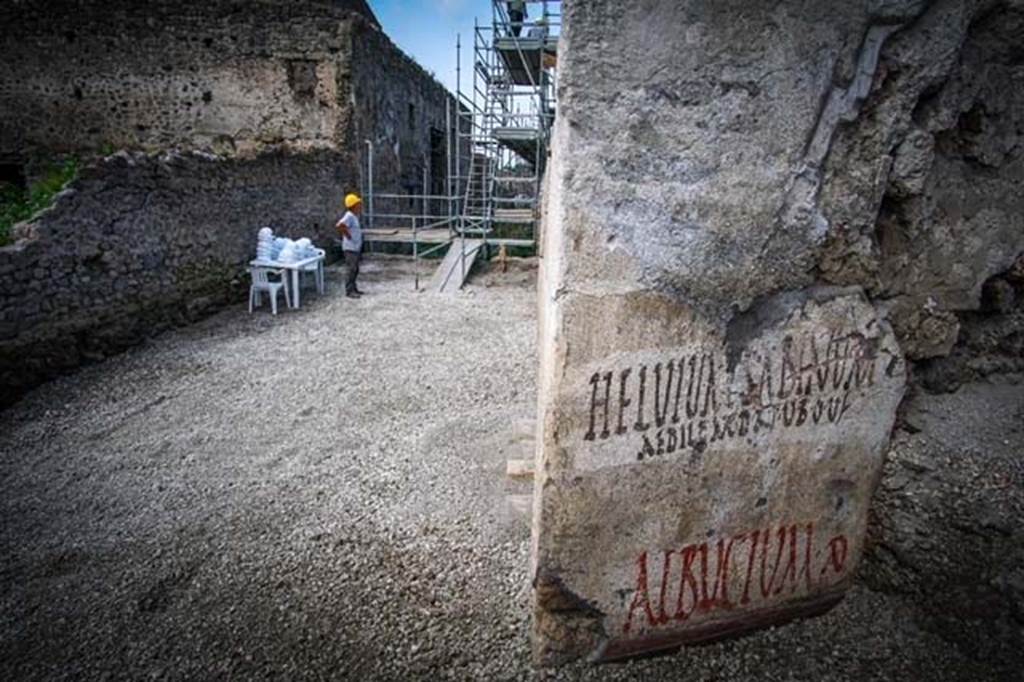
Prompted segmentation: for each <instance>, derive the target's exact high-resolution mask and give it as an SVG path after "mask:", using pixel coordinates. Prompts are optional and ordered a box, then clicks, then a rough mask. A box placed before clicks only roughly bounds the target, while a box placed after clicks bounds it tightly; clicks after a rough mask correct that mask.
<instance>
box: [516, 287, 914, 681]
mask: <svg viewBox="0 0 1024 682" xmlns="http://www.w3.org/2000/svg"><path fill="white" fill-rule="evenodd" d="M558 308H559V313H560V314H561V315H564V319H565V320H566V328H565V330H566V332H567V336H566V341H567V343H568V347H570V348H572V347H573V341H572V340H580V339H586V338H595V337H600V338H601V339H602V343H601V344H589V345H588V344H586V343H580V344H579V345H578V346H577V347H576V348H575V349H574V351H573V352H571V353H567V354H566V355H565V356H562V357H559V358H558V361H557V363H556V365H557V366H558V367H559V371H558V375H557V380H556V381H555V382H554V383H553V384H552V385H551V387H550V389H549V394H548V395H547V396H546V399H544V403H545V405H544V406H545V415H546V426H545V445H546V447H545V450H544V461H543V466H542V469H541V472H540V473H539V474H538V483H537V491H538V494H540V495H541V506H540V509H541V513H540V515H539V516H538V518H537V520H536V521H535V525H534V533H535V539H536V542H537V549H536V555H535V557H534V561H535V570H536V573H535V588H536V590H535V597H536V601H535V619H536V620H535V635H536V640H535V645H536V652H537V655H538V658H539V660H540V661H541V662H542V663H556V662H559V661H561V660H565V659H568V658H574V657H580V656H586V657H589V658H591V659H594V660H606V659H614V658H618V657H622V656H627V655H631V654H636V653H641V652H645V651H649V650H654V649H660V648H666V647H673V646H678V645H680V644H684V643H690V642H698V641H703V640H706V639H709V638H713V637H718V636H722V635H726V634H731V633H735V632H738V631H742V630H746V629H750V628H754V627H758V626H762V625H766V624H770V623H775V622H780V621H784V620H786V619H788V618H791V617H794V616H799V615H805V614H809V613H814V612H816V611H821V610H824V609H826V608H828V607H829V606H831V605H832V604H834V603H835V602H836V601H837V600H838V599H839V598H841V596H842V594H843V592H844V591H845V589H846V588H847V587H849V585H850V582H851V580H852V578H853V575H854V572H855V570H856V566H857V562H858V560H859V557H860V554H861V550H862V546H863V539H864V531H865V527H866V521H867V509H868V504H869V501H870V498H871V494H872V491H873V487H874V485H875V482H876V480H877V478H878V475H879V471H880V470H881V465H882V457H883V452H884V446H885V444H886V442H887V440H888V436H889V431H890V429H891V427H892V423H893V420H894V417H895V411H896V407H897V405H898V404H899V401H900V399H901V398H902V395H903V385H904V364H903V360H902V357H901V355H900V351H899V349H898V347H897V345H896V341H895V337H894V335H893V333H892V331H891V330H890V329H889V327H888V325H886V324H885V323H884V322H881V321H880V320H879V319H878V318H877V316H876V313H875V309H874V308H873V307H872V306H871V305H870V304H869V303H868V302H867V300H866V299H865V298H864V297H863V296H862V295H861V294H860V293H859V292H857V291H851V290H838V289H831V290H829V289H822V290H812V291H808V292H803V293H801V294H800V295H785V296H782V297H779V298H777V299H771V300H768V301H766V302H763V303H762V304H761V305H760V306H759V307H758V308H757V309H755V311H754V312H752V313H749V314H747V315H744V316H740V317H739V318H737V319H736V320H734V322H733V323H732V324H730V325H729V326H728V327H727V328H726V329H725V330H724V333H722V332H721V331H720V330H719V329H717V328H716V326H715V325H713V324H708V323H707V322H706V321H705V320H702V319H701V316H700V315H699V314H695V313H694V312H693V311H692V310H690V309H688V308H687V307H685V306H682V305H679V304H678V303H676V302H674V301H671V300H668V299H665V298H664V297H661V296H658V295H647V294H644V295H631V296H626V297H620V296H611V297H585V296H581V297H576V296H571V297H569V298H568V300H565V301H564V302H562V303H561V304H560V305H559V306H558ZM599 312H600V313H603V314H598V313H599ZM629 321H631V323H629V324H627V322H629ZM609 330H615V331H613V332H610V331H609Z"/></svg>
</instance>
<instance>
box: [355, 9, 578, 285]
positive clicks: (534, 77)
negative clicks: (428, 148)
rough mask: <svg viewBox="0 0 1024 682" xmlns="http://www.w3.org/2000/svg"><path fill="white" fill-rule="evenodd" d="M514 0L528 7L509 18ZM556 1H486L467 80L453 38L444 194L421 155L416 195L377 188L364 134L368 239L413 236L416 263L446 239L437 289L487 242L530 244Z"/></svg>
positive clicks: (549, 95)
mask: <svg viewBox="0 0 1024 682" xmlns="http://www.w3.org/2000/svg"><path fill="white" fill-rule="evenodd" d="M517 5H520V6H523V7H524V9H525V14H526V16H525V17H524V18H523V19H522V20H517V21H513V18H512V17H513V16H515V15H510V10H511V9H515V8H516V6H517ZM559 8H560V3H559V2H558V1H557V0H529V1H527V2H523V3H514V2H505V1H503V0H492V2H491V18H490V22H489V23H486V24H481V23H480V22H479V20H477V21H476V23H475V26H474V30H473V68H472V78H466V79H465V82H464V74H463V70H462V40H461V37H459V38H458V39H457V40H456V48H455V49H456V93H455V97H454V99H453V100H451V101H449V104H448V112H447V119H448V125H447V126H446V128H445V140H444V145H445V150H446V157H447V158H446V170H447V177H446V179H445V182H444V183H443V185H444V188H445V192H446V193H445V194H444V195H438V194H430V193H429V192H428V189H427V188H428V187H430V179H429V178H428V177H427V173H428V170H427V168H428V164H427V162H426V160H424V178H423V193H422V194H409V193H406V194H388V193H374V190H373V145H372V143H371V142H370V141H367V153H368V158H367V178H368V182H367V202H366V207H367V220H366V222H367V225H368V229H367V235H366V239H367V241H368V242H370V243H371V244H381V243H404V244H411V245H412V251H413V257H414V258H415V259H416V261H417V272H418V271H419V268H418V263H419V260H420V259H421V258H424V257H426V256H429V255H431V254H433V253H435V252H439V251H441V250H443V249H445V248H447V249H448V250H449V254H448V256H449V258H446V259H445V260H446V261H452V258H451V257H452V256H454V255H456V254H458V263H457V267H458V269H459V272H458V274H457V276H455V277H453V276H452V275H451V273H448V275H446V276H435V281H436V282H439V288H441V289H443V288H444V287H445V286H446V285H447V284H448V283H449V282H457V283H458V286H459V287H461V286H462V284H463V282H464V281H465V276H466V274H467V273H468V270H469V267H470V266H471V265H472V261H473V259H475V258H476V257H477V255H478V254H479V253H481V252H485V253H486V252H488V251H489V250H490V248H491V247H494V246H496V247H516V248H526V249H535V248H536V244H537V237H538V234H537V232H538V229H537V228H538V221H539V197H540V186H541V178H542V176H543V173H544V167H545V164H546V160H547V152H548V140H549V139H550V133H551V127H552V125H553V123H554V117H555V86H556V82H555V78H556V71H557V61H558V59H557V55H558V35H559V32H560V25H561V13H560V12H559V11H558V10H559ZM517 19H518V17H517ZM421 247H422V248H421ZM453 249H457V251H456V252H454V253H453V252H452V250H453ZM440 274H441V273H439V275H440ZM416 286H417V288H419V278H418V276H417V282H416Z"/></svg>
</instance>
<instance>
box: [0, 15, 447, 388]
mask: <svg viewBox="0 0 1024 682" xmlns="http://www.w3.org/2000/svg"><path fill="white" fill-rule="evenodd" d="M0 62H2V63H3V64H4V69H3V71H2V72H0V179H3V180H8V181H14V182H22V181H24V180H26V179H29V180H30V179H31V178H32V177H34V176H36V175H38V174H39V173H40V172H41V171H42V169H44V168H45V167H46V166H47V165H48V164H51V163H53V162H54V161H55V160H59V159H62V158H67V157H75V158H77V159H79V162H80V164H81V166H82V169H81V171H80V174H79V178H78V179H77V180H76V181H75V182H73V183H72V185H71V187H70V188H69V190H68V191H66V192H64V193H63V194H61V195H59V197H58V198H57V200H56V202H55V204H54V206H53V207H52V208H51V209H49V210H48V211H46V212H44V213H43V214H42V215H40V216H38V217H37V218H36V219H34V220H33V221H31V222H29V223H25V224H22V225H21V226H19V227H18V229H17V231H16V234H15V235H14V236H15V238H16V240H15V241H14V242H13V243H12V244H11V245H8V246H3V247H0V384H2V386H3V400H2V401H0V402H6V401H8V400H10V399H12V398H13V397H14V396H15V395H17V394H18V393H19V392H20V391H22V390H24V389H25V388H27V387H29V386H31V385H34V384H35V383H38V382H39V381H41V380H44V379H46V378H48V377H50V376H53V375H55V374H56V373H59V372H60V371H62V370H65V369H69V368H72V367H74V366H77V365H78V364H80V363H81V362H82V361H83V360H88V359H93V358H100V357H103V356H104V355H105V354H108V353H111V352H116V351H117V350H119V349H121V348H123V347H125V346H127V345H129V344H131V343H135V342H137V341H138V340H139V339H141V338H144V337H145V336H146V335H148V334H151V333H153V332H154V331H156V330H159V329H161V328H164V327H166V326H168V325H170V324H173V323H175V322H177V321H180V320H186V319H192V318H194V317H195V316H197V315H200V314H202V313H204V312H205V311H207V310H211V309H214V308H216V307H217V306H219V305H222V304H223V303H225V302H226V301H229V300H242V299H241V297H240V295H239V293H238V292H239V287H240V286H242V285H244V284H245V281H244V280H245V275H244V267H245V264H246V263H247V262H248V260H249V259H250V258H251V257H252V256H253V253H254V243H255V233H256V231H257V230H258V229H259V228H260V227H261V226H264V225H269V226H271V227H273V228H274V229H275V231H277V232H278V233H282V234H287V235H290V236H294V237H297V236H308V237H311V238H313V239H314V241H315V242H316V243H318V244H320V245H322V246H323V245H327V244H329V242H330V239H331V238H332V237H333V236H334V234H333V224H334V222H335V220H336V219H337V214H338V211H339V206H340V202H341V199H342V197H343V196H344V194H345V192H347V191H353V190H360V189H362V188H363V187H364V185H365V184H366V177H365V175H366V154H367V142H370V143H372V144H373V146H374V154H375V158H374V185H375V186H376V187H377V188H378V189H379V190H383V191H399V192H402V191H410V190H415V191H417V192H419V191H420V186H421V184H422V183H423V178H424V174H425V173H424V167H425V166H426V168H427V175H428V177H429V180H428V182H430V183H431V185H434V186H436V185H437V184H438V183H441V184H443V181H444V179H443V178H441V177H439V175H440V173H443V172H444V169H445V167H446V160H445V157H444V154H445V148H444V145H443V143H442V141H443V140H444V139H445V135H446V126H447V117H446V108H447V107H448V106H449V103H450V100H451V98H450V95H449V94H448V93H447V91H446V90H445V89H444V88H443V87H442V86H441V85H440V84H439V83H438V82H437V81H435V80H434V79H433V78H432V77H431V76H430V75H429V74H427V73H426V72H425V71H424V70H423V69H422V68H420V67H419V66H418V65H417V64H415V63H414V62H413V61H412V60H411V59H410V58H408V57H407V56H405V55H404V54H403V53H402V52H401V51H399V50H398V49H397V48H396V47H395V46H394V44H393V43H391V41H390V40H389V39H388V38H387V36H386V35H384V34H383V33H382V32H381V30H380V27H379V25H378V23H377V20H376V18H375V17H374V16H373V13H372V12H371V11H370V9H369V8H368V6H367V5H366V3H365V2H364V1H363V0H331V1H324V2H283V1H279V0H260V1H258V2H233V1H227V0H212V1H211V2H203V3H190V2H159V3H135V2H128V1H127V0H115V1H114V2H99V1H98V0H86V1H84V2H72V1H69V0H67V1H62V0H59V1H58V2H40V1H37V0H18V1H15V2H7V3H4V4H3V6H2V7H0Z"/></svg>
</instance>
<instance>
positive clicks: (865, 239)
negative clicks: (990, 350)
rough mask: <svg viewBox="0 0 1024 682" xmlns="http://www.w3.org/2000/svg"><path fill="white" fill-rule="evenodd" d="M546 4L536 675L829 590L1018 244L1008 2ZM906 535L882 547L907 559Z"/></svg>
mask: <svg viewBox="0 0 1024 682" xmlns="http://www.w3.org/2000/svg"><path fill="white" fill-rule="evenodd" d="M564 10H565V16H564V26H563V34H562V42H561V45H560V56H559V66H560V74H559V77H560V91H559V118H558V120H557V122H556V126H555V133H554V139H553V143H552V149H553V152H552V161H551V164H550V166H549V175H550V177H549V178H548V190H549V191H548V193H547V197H546V206H545V224H544V245H543V253H544V262H543V268H542V272H541V284H540V286H541V291H540V297H541V313H540V344H541V346H540V353H541V376H540V380H539V386H540V393H541V397H540V405H539V409H540V423H541V427H540V428H541V433H540V434H539V436H540V437H539V439H538V440H539V441H540V442H541V443H542V445H541V447H540V450H539V452H538V458H539V459H538V467H537V469H538V474H537V483H536V497H535V509H534V535H533V542H534V547H533V563H534V565H533V569H534V588H535V590H534V598H535V620H534V637H535V638H534V642H535V652H536V655H537V658H538V661H540V662H541V663H557V662H560V661H564V660H567V659H570V658H575V657H588V658H591V659H592V660H606V659H610V658H616V657H620V656H625V655H630V654H634V653H639V652H643V651H648V650H652V649H658V648H667V647H672V646H678V645H679V644H682V643H687V642H693V641H700V640H704V639H708V638H713V637H717V636H721V635H725V634H731V633H735V632H739V631H742V630H744V629H749V628H752V627H758V626H762V625H765V624H769V623H774V622H780V621H783V620H785V619H787V618H791V617H793V616H798V615H805V614H808V613H814V612H816V611H819V610H821V609H823V608H827V607H828V606H829V605H830V604H831V603H834V602H835V601H836V600H837V599H839V598H841V596H842V594H843V592H844V591H845V589H846V588H847V587H848V586H849V585H850V584H851V582H852V581H853V580H854V578H855V576H856V575H857V571H858V568H859V566H860V560H861V555H862V552H863V550H864V548H865V545H866V542H867V528H868V520H869V515H868V511H869V506H870V504H871V500H872V494H873V492H874V489H875V486H876V484H877V482H878V480H879V478H880V477H881V476H882V474H883V466H882V465H883V461H884V456H885V452H886V448H887V446H888V440H889V435H890V432H891V430H892V427H893V425H894V423H896V418H897V406H898V405H899V404H900V402H901V399H902V396H903V394H904V390H905V385H906V384H907V382H908V381H909V382H910V385H911V388H912V390H914V391H916V390H917V389H918V385H917V384H916V383H915V379H914V377H915V376H917V375H918V374H919V373H920V372H921V371H922V367H923V365H921V364H920V363H919V362H918V363H917V364H914V365H908V364H907V363H906V362H905V360H904V357H907V358H909V359H910V360H912V361H921V360H924V359H926V358H929V357H935V356H938V355H944V354H946V353H948V352H949V351H950V349H951V348H952V347H953V344H954V342H955V341H956V340H957V329H958V328H959V327H958V325H959V320H960V319H961V318H962V316H963V315H964V314H967V313H965V312H964V311H967V310H971V309H974V308H977V307H978V306H979V304H980V301H981V299H982V290H983V289H982V285H983V283H984V282H985V281H986V280H987V279H988V278H990V277H992V276H993V275H995V274H997V273H1000V272H1003V271H1006V270H1008V269H1009V268H1011V266H1012V264H1013V263H1014V261H1015V260H1016V259H1017V258H1018V257H1019V256H1020V254H1021V252H1022V251H1024V229H1022V225H1021V217H1020V216H1021V215H1022V211H1021V209H1022V206H1021V204H1020V201H1021V196H1022V195H1021V192H1020V186H1021V179H1022V177H1024V174H1022V165H1021V164H1022V162H1024V161H1022V152H1024V146H1022V145H1021V131H1022V130H1024V125H1022V119H1021V116H1022V115H1024V106H1022V104H1024V102H1021V100H1020V93H1022V92H1024V88H1022V87H1021V83H1022V81H1021V78H1022V77H1024V55H1022V53H1021V51H1020V40H1019V38H1020V36H1021V34H1022V31H1021V11H1022V3H1020V2H1019V1H1013V2H999V1H997V0H993V1H989V2H986V1H983V0H978V1H975V2H962V1H960V0H935V1H934V2H925V1H907V2H881V1H879V2H869V3H845V2H838V1H837V2H813V3H812V2H802V1H799V0H794V1H792V2H788V1H787V2H778V3H749V2H741V1H740V0H726V1H721V0H716V1H714V2H712V1H710V0H690V1H686V2H660V1H657V0H647V1H645V2H638V3H626V4H623V3H613V2H607V1H604V0H595V1H592V2H586V3H584V2H576V3H565V8H564ZM1014 36H1016V38H1014ZM611 44H614V49H610V45H611ZM1002 289H1003V290H1006V286H1003V287H1002ZM1010 293H1011V294H1012V291H1011V292H1010ZM1007 295H1010V294H1007ZM1011 364H1012V363H1011ZM1018 371H1019V370H1018ZM1013 395H1017V394H1013ZM1011 413H1012V411H1011ZM887 499H889V500H891V499H892V498H891V497H890V498H887ZM893 508H894V505H893V504H892V503H891V502H889V503H887V504H886V505H885V506H884V508H883V509H885V510H889V513H892V511H891V510H892V509H893ZM895 508H897V509H898V508H899V505H898V504H896V505H895ZM896 514H897V515H898V514H899V512H898V511H897V512H896ZM935 522H936V523H938V521H935ZM899 526H900V524H887V525H886V526H885V528H886V529H887V530H888V532H886V533H877V532H876V533H875V535H881V536H882V537H883V542H885V543H886V546H887V547H891V548H897V549H898V548H901V547H902V546H904V545H903V544H901V540H900V538H899V536H898V535H897V536H895V537H894V533H893V531H892V529H893V527H897V528H898V527H899ZM1007 542H1009V541H1007ZM1004 544H1006V543H1004ZM989 547H994V546H992V545H990V546H989ZM989 551H996V550H995V549H992V550H989ZM875 556H876V554H872V557H875ZM873 560H874V559H873ZM923 560H924V559H920V561H923ZM986 561H987V560H986V559H985V558H984V557H980V558H978V559H977V561H976V565H980V564H981V563H983V562H986ZM988 564H989V565H1005V561H1003V560H1002V559H997V558H995V556H994V555H993V556H992V561H988ZM874 575H876V576H884V575H887V574H886V573H885V572H884V571H882V570H876V571H874ZM954 575H955V576H958V577H959V576H961V575H962V573H960V572H958V571H949V572H948V573H946V574H945V577H944V578H942V579H940V580H939V582H942V581H943V580H949V579H950V576H954ZM998 575H999V577H998V580H999V581H1002V582H1001V583H1000V584H1009V585H1012V584H1013V582H1012V581H1013V580H1014V579H1015V578H1014V574H1013V573H1011V572H1008V571H1005V570H1004V571H1002V572H1001V573H998ZM985 579H986V578H984V577H979V578H978V580H979V582H982V581H984V580H985ZM885 582H886V581H885V580H884V579H883V578H878V579H877V580H876V583H877V584H884V583H885ZM906 582H907V581H902V582H900V581H892V580H890V581H888V584H894V583H900V584H902V585H904V586H905V585H906ZM928 584H929V585H931V586H934V584H935V583H928ZM915 589H917V591H918V592H920V591H922V590H920V589H919V587H918V588H915ZM1007 590H1009V591H1010V592H1012V588H1007V589H1005V590H1003V591H1002V592H997V593H998V594H1002V595H1004V596H1005V595H1006V593H1007ZM966 592H969V590H967V591H961V592H960V594H964V593H966ZM1010 602H1011V603H1014V602H1013V600H1012V599H1011V600H1010ZM1017 603H1019V600H1018V602H1017ZM1010 610H1012V609H1010Z"/></svg>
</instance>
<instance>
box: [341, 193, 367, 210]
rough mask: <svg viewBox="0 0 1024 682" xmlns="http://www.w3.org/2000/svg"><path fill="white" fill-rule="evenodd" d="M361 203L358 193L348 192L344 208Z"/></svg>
mask: <svg viewBox="0 0 1024 682" xmlns="http://www.w3.org/2000/svg"><path fill="white" fill-rule="evenodd" d="M361 203H363V200H362V199H360V198H359V195H358V194H349V195H347V196H346V197H345V208H352V207H353V206H355V205H356V204H361Z"/></svg>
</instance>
